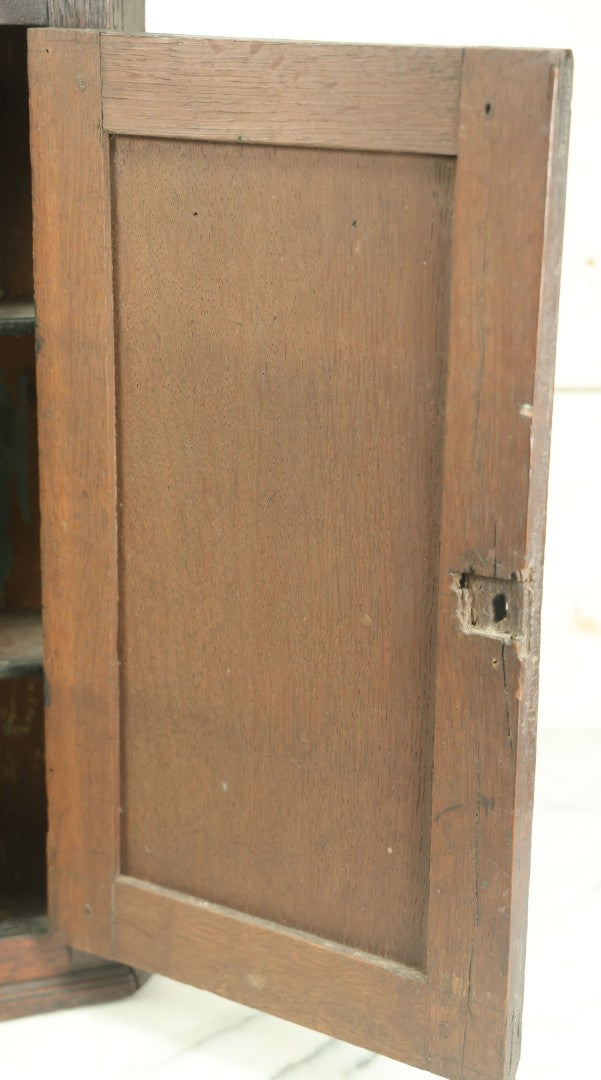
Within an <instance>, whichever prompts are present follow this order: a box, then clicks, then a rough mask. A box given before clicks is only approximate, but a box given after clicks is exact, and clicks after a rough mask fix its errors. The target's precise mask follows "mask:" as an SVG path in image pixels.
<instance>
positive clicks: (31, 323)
mask: <svg viewBox="0 0 601 1080" xmlns="http://www.w3.org/2000/svg"><path fill="white" fill-rule="evenodd" d="M34 330H35V307H34V303H33V300H28V299H26V298H23V299H21V298H19V299H16V300H15V299H11V298H10V297H8V298H7V297H5V298H4V299H2V300H0V335H3V336H4V337H15V336H18V335H20V334H33V332H34Z"/></svg>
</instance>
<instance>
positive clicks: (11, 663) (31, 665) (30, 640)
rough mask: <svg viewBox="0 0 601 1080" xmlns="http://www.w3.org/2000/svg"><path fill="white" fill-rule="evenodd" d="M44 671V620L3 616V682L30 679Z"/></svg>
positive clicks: (0, 670) (0, 673) (24, 615)
mask: <svg viewBox="0 0 601 1080" xmlns="http://www.w3.org/2000/svg"><path fill="white" fill-rule="evenodd" d="M42 667H43V650H42V616H41V615H39V614H35V613H34V614H32V613H29V612H23V613H14V612H3V613H2V614H0V679H12V678H15V676H18V675H29V674H31V673H33V672H36V671H41V670H42Z"/></svg>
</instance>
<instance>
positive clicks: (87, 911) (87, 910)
mask: <svg viewBox="0 0 601 1080" xmlns="http://www.w3.org/2000/svg"><path fill="white" fill-rule="evenodd" d="M83 910H84V913H85V914H86V915H88V916H90V915H91V914H92V908H91V907H90V905H89V904H84V906H83Z"/></svg>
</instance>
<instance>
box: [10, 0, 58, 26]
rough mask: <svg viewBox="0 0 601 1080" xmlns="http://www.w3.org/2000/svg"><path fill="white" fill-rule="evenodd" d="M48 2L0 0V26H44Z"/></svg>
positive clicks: (46, 20)
mask: <svg viewBox="0 0 601 1080" xmlns="http://www.w3.org/2000/svg"><path fill="white" fill-rule="evenodd" d="M47 23H48V0H0V26H46V25H47Z"/></svg>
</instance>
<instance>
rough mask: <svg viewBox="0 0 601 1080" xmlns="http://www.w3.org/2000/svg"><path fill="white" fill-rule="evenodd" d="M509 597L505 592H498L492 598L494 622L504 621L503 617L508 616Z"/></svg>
mask: <svg viewBox="0 0 601 1080" xmlns="http://www.w3.org/2000/svg"><path fill="white" fill-rule="evenodd" d="M507 611H508V608H507V597H506V596H505V593H502V592H500V593H497V595H496V596H493V598H492V617H493V622H503V619H506V618H507Z"/></svg>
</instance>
